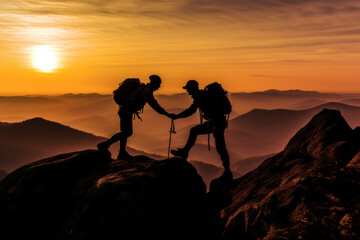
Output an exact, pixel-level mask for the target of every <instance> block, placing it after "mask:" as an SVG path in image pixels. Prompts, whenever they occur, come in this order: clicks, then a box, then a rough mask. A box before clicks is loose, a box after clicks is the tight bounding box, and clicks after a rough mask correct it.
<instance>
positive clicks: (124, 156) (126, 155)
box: [117, 151, 132, 160]
mask: <svg viewBox="0 0 360 240" xmlns="http://www.w3.org/2000/svg"><path fill="white" fill-rule="evenodd" d="M131 158H132V156H131V155H130V154H129V153H128V152H127V151H123V152H119V155H118V157H117V160H129V159H131Z"/></svg>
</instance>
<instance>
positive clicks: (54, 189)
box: [0, 109, 360, 240]
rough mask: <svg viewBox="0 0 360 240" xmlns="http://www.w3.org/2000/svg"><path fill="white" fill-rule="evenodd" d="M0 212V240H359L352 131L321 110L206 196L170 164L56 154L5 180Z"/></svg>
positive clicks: (359, 139)
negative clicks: (282, 145)
mask: <svg viewBox="0 0 360 240" xmlns="http://www.w3.org/2000/svg"><path fill="white" fill-rule="evenodd" d="M0 216H1V218H0V226H1V229H2V231H1V234H2V236H1V238H2V239H23V238H26V239H32V238H34V239H40V240H42V239H44V240H45V239H46V240H48V239H64V240H85V239H90V240H92V239H110V240H111V239H144V238H147V239H151V238H154V239H249V240H250V239H251V240H252V239H254V240H255V239H256V240H259V239H267V240H270V239H289V240H290V239H291V240H292V239H308V240H312V239H337V240H343V239H344V240H345V239H350V240H352V239H354V240H355V239H360V128H356V129H351V128H350V127H349V125H348V124H347V123H346V121H345V120H344V118H343V117H342V116H341V114H340V112H339V111H336V110H328V109H324V110H323V111H321V112H320V113H318V114H317V115H315V116H314V117H313V118H312V119H311V121H310V122H309V123H308V124H307V125H306V126H305V127H303V128H302V129H300V130H299V131H298V132H297V134H296V135H295V136H293V137H292V139H291V140H290V141H289V143H288V144H287V145H286V146H285V148H284V150H283V151H282V152H280V153H278V154H277V155H275V156H273V157H271V158H268V159H267V160H265V161H264V162H263V163H262V164H261V165H260V166H259V167H258V168H257V169H255V170H253V171H252V172H250V173H248V174H246V175H244V176H242V177H241V178H238V179H235V180H233V181H231V179H226V178H218V179H215V180H213V181H212V182H211V184H210V192H209V193H206V187H205V184H204V182H203V180H202V178H201V177H200V176H199V175H198V173H197V172H196V169H195V168H194V167H193V166H192V165H191V164H190V163H188V162H186V161H183V160H182V159H179V158H173V159H166V160H162V161H156V160H152V159H149V158H147V157H144V156H137V157H134V158H133V159H131V160H128V161H117V160H112V159H111V158H110V156H109V155H108V154H106V153H101V152H98V151H94V150H87V151H83V152H75V153H69V154H63V155H59V156H55V157H52V158H48V159H44V160H40V161H37V162H33V163H31V164H28V165H25V166H23V167H21V168H19V169H17V170H16V171H14V172H12V173H10V174H9V175H8V176H7V177H5V178H4V179H3V180H2V181H1V182H0ZM5 236H10V237H9V238H6V237H5Z"/></svg>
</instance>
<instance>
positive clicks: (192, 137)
mask: <svg viewBox="0 0 360 240" xmlns="http://www.w3.org/2000/svg"><path fill="white" fill-rule="evenodd" d="M212 132H213V128H212V125H211V124H210V123H209V122H205V123H203V124H199V125H197V126H195V127H193V128H191V129H190V133H189V138H188V140H187V142H186V144H185V146H184V147H183V148H179V149H178V150H171V153H172V154H173V155H175V156H178V157H182V158H184V159H186V158H187V157H188V154H189V151H190V149H191V148H192V147H193V146H194V145H195V142H196V138H197V136H198V135H201V134H208V133H212Z"/></svg>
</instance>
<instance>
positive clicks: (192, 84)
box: [183, 80, 199, 89]
mask: <svg viewBox="0 0 360 240" xmlns="http://www.w3.org/2000/svg"><path fill="white" fill-rule="evenodd" d="M194 87H196V88H199V83H198V82H197V81H195V80H189V81H188V82H187V83H186V85H185V86H184V87H183V89H188V88H194Z"/></svg>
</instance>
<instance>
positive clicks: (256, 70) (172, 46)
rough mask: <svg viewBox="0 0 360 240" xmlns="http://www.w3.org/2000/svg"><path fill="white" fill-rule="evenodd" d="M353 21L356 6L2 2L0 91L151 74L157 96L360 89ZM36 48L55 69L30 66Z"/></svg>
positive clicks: (278, 0) (86, 88)
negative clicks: (190, 84)
mask: <svg viewBox="0 0 360 240" xmlns="http://www.w3.org/2000/svg"><path fill="white" fill-rule="evenodd" d="M359 22H360V1H359V0H341V1H339V0H300V1H295V0H294V1H290V0H223V1H221V0H208V1H205V0H203V1H201V0H200V1H199V0H178V1H169V0H162V1H154V0H153V1H145V0H121V1H115V0H65V1H57V0H33V1H30V0H28V1H25V0H11V1H9V0H0V79H1V89H0V94H35V93H40V94H47V93H63V92H75V93H76V92H101V93H110V92H111V91H112V90H113V89H114V88H115V87H116V86H117V84H118V82H119V81H121V80H123V79H124V78H126V77H140V78H141V79H142V80H143V81H145V82H146V81H147V80H148V79H147V77H148V76H149V75H151V74H158V75H160V76H161V77H162V78H163V81H164V82H163V85H162V88H161V91H160V92H162V93H170V92H180V91H181V90H182V89H181V88H180V87H181V86H182V85H183V84H184V83H185V82H186V81H187V80H188V79H197V80H198V81H199V82H200V83H201V85H202V86H204V85H205V84H206V83H208V82H211V81H220V82H222V83H223V85H224V86H225V87H226V88H227V89H228V90H230V91H261V90H266V89H272V88H276V89H303V90H317V91H360V81H359V80H360V79H359V74H360V25H359ZM39 46H47V47H50V48H51V49H52V50H53V51H54V52H55V53H54V54H56V57H57V61H58V62H57V64H56V66H57V67H56V68H55V69H54V70H52V71H48V72H42V71H41V69H38V68H36V67H34V61H35V59H34V58H35V57H34V54H36V50H34V49H38V48H37V47H39ZM34 51H35V52H34ZM45 61H47V60H46V59H45ZM49 61H50V60H49Z"/></svg>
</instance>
